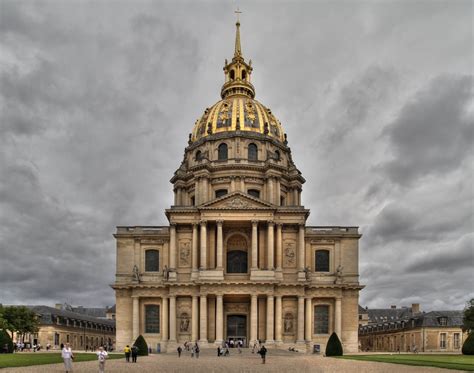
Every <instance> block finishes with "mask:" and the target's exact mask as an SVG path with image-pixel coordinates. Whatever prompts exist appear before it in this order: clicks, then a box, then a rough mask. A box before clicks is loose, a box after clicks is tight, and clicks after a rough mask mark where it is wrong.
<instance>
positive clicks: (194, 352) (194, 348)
mask: <svg viewBox="0 0 474 373" xmlns="http://www.w3.org/2000/svg"><path fill="white" fill-rule="evenodd" d="M176 351H177V352H178V357H181V353H182V352H183V351H188V352H191V357H195V358H196V359H199V353H200V352H201V349H200V348H199V345H198V344H197V342H196V343H195V344H192V343H191V342H184V349H183V348H182V347H181V346H178V348H177V349H176Z"/></svg>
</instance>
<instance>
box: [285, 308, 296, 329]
mask: <svg viewBox="0 0 474 373" xmlns="http://www.w3.org/2000/svg"><path fill="white" fill-rule="evenodd" d="M294 332H295V316H294V315H293V313H292V312H287V313H286V314H285V316H284V317H283V333H285V334H293V333H294Z"/></svg>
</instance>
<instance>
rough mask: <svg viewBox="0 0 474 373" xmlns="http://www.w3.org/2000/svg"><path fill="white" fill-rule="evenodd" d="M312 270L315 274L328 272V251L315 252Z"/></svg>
mask: <svg viewBox="0 0 474 373" xmlns="http://www.w3.org/2000/svg"><path fill="white" fill-rule="evenodd" d="M314 268H315V271H316V272H329V250H316V255H315V263H314Z"/></svg>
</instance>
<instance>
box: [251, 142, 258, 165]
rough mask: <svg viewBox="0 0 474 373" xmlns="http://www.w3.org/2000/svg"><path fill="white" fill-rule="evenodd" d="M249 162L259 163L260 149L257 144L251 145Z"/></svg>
mask: <svg viewBox="0 0 474 373" xmlns="http://www.w3.org/2000/svg"><path fill="white" fill-rule="evenodd" d="M249 161H258V148H257V145H255V144H249Z"/></svg>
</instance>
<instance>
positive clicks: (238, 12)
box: [234, 8, 242, 57]
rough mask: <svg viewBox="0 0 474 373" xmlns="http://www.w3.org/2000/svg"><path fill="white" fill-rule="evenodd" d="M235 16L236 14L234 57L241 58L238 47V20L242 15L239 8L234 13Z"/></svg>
mask: <svg viewBox="0 0 474 373" xmlns="http://www.w3.org/2000/svg"><path fill="white" fill-rule="evenodd" d="M234 13H235V14H237V23H236V24H235V26H236V27H237V29H236V32H235V51H234V57H241V56H242V48H241V47H240V19H239V15H240V14H241V13H242V12H241V11H240V10H239V8H237V10H235V11H234Z"/></svg>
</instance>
